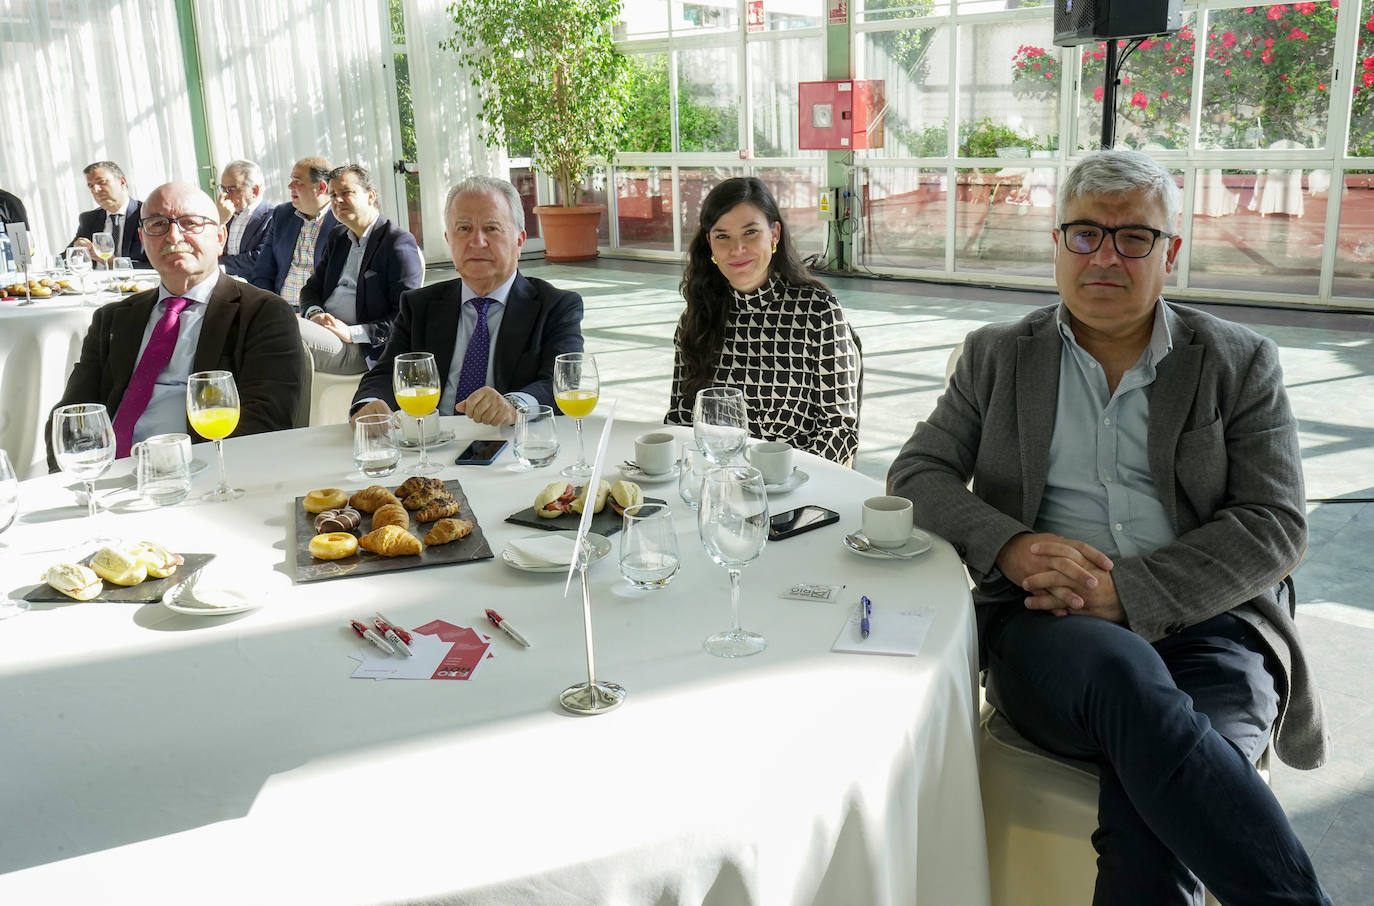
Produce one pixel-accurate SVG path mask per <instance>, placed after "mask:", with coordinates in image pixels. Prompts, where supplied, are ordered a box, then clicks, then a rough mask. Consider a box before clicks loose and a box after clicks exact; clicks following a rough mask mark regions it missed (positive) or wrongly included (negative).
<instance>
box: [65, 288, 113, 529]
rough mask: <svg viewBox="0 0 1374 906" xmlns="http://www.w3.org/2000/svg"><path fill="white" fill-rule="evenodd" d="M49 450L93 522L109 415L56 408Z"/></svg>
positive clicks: (109, 440)
mask: <svg viewBox="0 0 1374 906" xmlns="http://www.w3.org/2000/svg"><path fill="white" fill-rule="evenodd" d="M88 263H89V262H88ZM52 449H53V455H54V456H55V457H56V458H57V465H58V467H59V468H60V469H62V471H63V472H67V473H69V474H71V475H75V476H76V477H77V478H80V479H81V480H82V481H83V482H84V483H85V485H86V516H87V518H88V520H90V521H94V519H95V514H96V512H97V510H98V507H97V506H96V502H95V480H96V479H97V478H99V477H100V476H101V475H104V474H105V470H106V469H108V468H109V467H110V463H112V462H114V459H115V436H114V426H113V425H111V424H110V413H109V412H108V411H106V409H105V407H104V406H102V405H100V404H99V403H76V404H74V405H71V406H63V407H62V408H61V409H58V410H57V411H56V412H54V413H53V417H52ZM88 524H89V523H88ZM93 540H94V541H96V542H99V541H102V540H104V539H100V538H96V539H93Z"/></svg>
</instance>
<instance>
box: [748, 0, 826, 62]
mask: <svg viewBox="0 0 1374 906" xmlns="http://www.w3.org/2000/svg"><path fill="white" fill-rule="evenodd" d="M824 24H825V11H824V9H822V7H821V0H763V28H764V30H765V31H786V30H788V29H792V28H816V27H819V26H821V25H824ZM821 54H822V56H824V54H825V51H824V50H822V51H821Z"/></svg>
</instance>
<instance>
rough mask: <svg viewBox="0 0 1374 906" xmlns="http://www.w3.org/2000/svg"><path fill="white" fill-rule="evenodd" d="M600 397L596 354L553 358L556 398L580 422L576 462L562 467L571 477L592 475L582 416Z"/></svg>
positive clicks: (574, 353) (589, 410) (572, 353)
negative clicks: (584, 438) (583, 432)
mask: <svg viewBox="0 0 1374 906" xmlns="http://www.w3.org/2000/svg"><path fill="white" fill-rule="evenodd" d="M600 396H601V378H600V377H599V376H598V375H597V372H596V356H594V355H592V354H591V353H590V352H565V353H563V354H562V355H560V356H558V357H557V358H555V359H554V360H553V398H554V400H555V401H556V402H557V403H558V408H559V409H562V410H563V414H564V415H569V416H572V418H573V420H574V422H575V423H576V424H577V462H575V463H573V464H572V465H570V466H568V467H567V468H566V469H564V470H563V474H564V475H565V476H566V477H568V478H590V477H591V474H592V464H591V463H589V462H587V448H586V446H585V445H584V444H583V441H582V419H584V418H586V417H587V416H588V415H591V414H592V410H593V409H595V408H596V401H597V399H598V398H599V397H600Z"/></svg>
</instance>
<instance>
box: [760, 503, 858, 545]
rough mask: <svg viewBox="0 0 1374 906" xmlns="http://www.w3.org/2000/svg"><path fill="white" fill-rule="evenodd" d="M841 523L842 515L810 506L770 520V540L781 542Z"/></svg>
mask: <svg viewBox="0 0 1374 906" xmlns="http://www.w3.org/2000/svg"><path fill="white" fill-rule="evenodd" d="M839 521H840V514H839V513H837V512H835V511H834V510H827V509H826V508H825V507H823V506H816V505H815V504H808V505H807V506H799V507H797V508H796V509H794V510H786V511H785V512H782V513H778V514H776V515H774V516H773V517H772V518H770V519H769V520H768V540H769V541H781V540H783V539H784V538H791V537H792V536H794V535H800V534H802V533H803V532H809V531H811V530H812V529H818V528H820V527H821V526H823V525H832V524H834V523H836V522H839Z"/></svg>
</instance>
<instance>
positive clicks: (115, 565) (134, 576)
mask: <svg viewBox="0 0 1374 906" xmlns="http://www.w3.org/2000/svg"><path fill="white" fill-rule="evenodd" d="M91 569H93V570H95V573H96V575H98V576H99V577H100V578H102V579H104V580H105V581H106V582H110V583H112V584H114V585H125V586H127V585H137V584H138V583H140V582H142V581H143V580H144V579H146V578H148V567H147V566H145V565H144V564H143V562H142V561H140V560H139V559H138V556H137V555H135V554H134V553H133V552H131V551H126V550H120V549H119V548H117V547H102V548H101V549H100V550H98V551H96V552H95V555H94V556H92V557H91Z"/></svg>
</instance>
